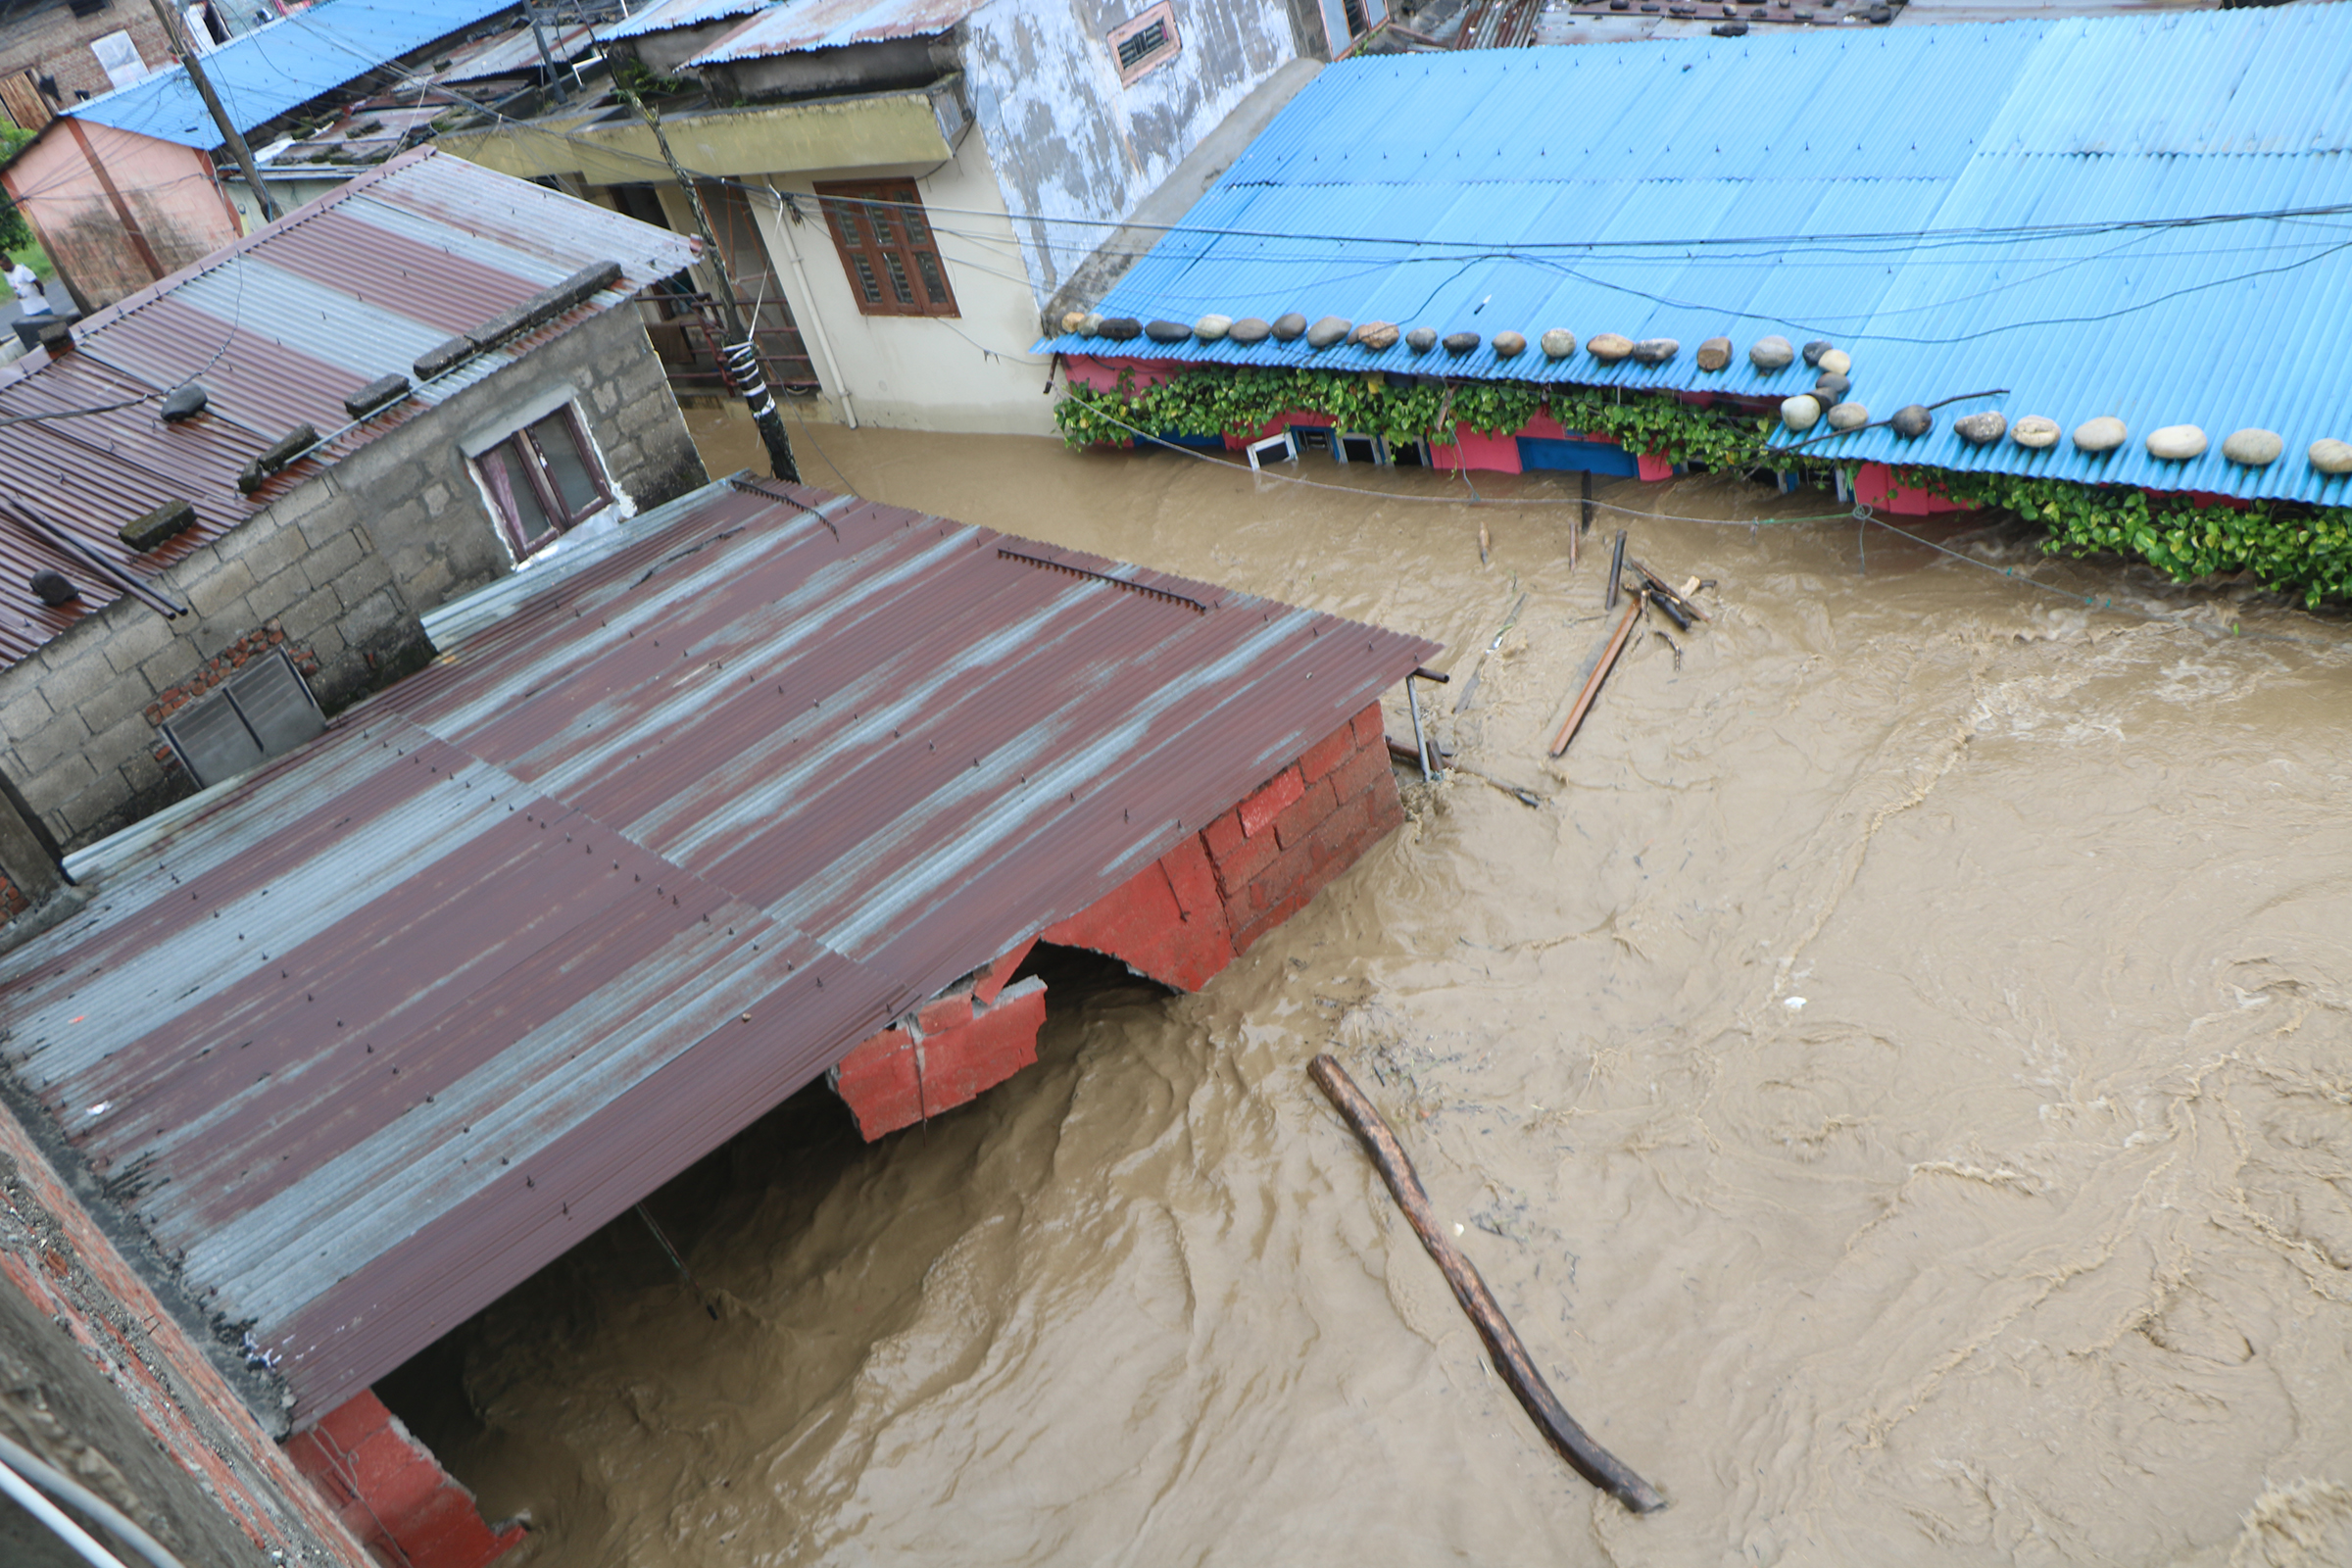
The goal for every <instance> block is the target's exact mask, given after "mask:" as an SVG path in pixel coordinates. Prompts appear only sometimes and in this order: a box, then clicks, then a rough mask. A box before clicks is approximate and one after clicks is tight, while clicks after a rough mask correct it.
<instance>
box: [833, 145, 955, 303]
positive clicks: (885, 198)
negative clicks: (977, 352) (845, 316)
mask: <svg viewBox="0 0 2352 1568" xmlns="http://www.w3.org/2000/svg"><path fill="white" fill-rule="evenodd" d="M816 199H817V207H818V208H819V209H820V210H821V211H822V212H823V214H824V219H825V232H826V233H828V234H830V235H832V236H833V248H834V250H836V251H838V252H839V253H840V254H841V270H842V275H843V276H845V277H846V278H848V279H849V284H850V297H851V298H852V299H854V300H856V301H857V302H858V314H860V315H863V316H945V317H956V316H961V315H962V314H963V313H962V312H960V311H958V310H957V309H956V291H955V289H954V288H953V287H952V286H950V284H949V282H948V261H947V258H946V257H944V256H942V255H941V254H940V253H939V235H938V233H937V232H936V231H935V230H934V229H933V228H932V227H931V219H930V215H929V214H928V213H926V212H924V210H923V196H922V192H921V191H920V190H918V189H916V187H915V183H914V181H913V180H911V179H857V180H818V181H817V182H816ZM917 225H920V226H919V228H918V227H917ZM926 261H928V262H929V264H930V265H929V266H928V267H926V266H924V263H925V262H926ZM907 296H911V298H908V297H907Z"/></svg>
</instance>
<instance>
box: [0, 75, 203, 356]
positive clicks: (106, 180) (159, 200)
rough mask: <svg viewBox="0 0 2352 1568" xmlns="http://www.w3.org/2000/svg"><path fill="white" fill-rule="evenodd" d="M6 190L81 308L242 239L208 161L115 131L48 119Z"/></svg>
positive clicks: (108, 301)
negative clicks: (126, 220) (127, 221)
mask: <svg viewBox="0 0 2352 1568" xmlns="http://www.w3.org/2000/svg"><path fill="white" fill-rule="evenodd" d="M76 129H78V130H79V134H78V135H76V134H75V131H76ZM85 143H86V144H87V150H86V154H85V150H84V144H85ZM110 183H111V185H112V186H113V189H112V191H111V192H110V191H109V189H108V185H109V184H110ZM0 184H5V185H6V186H7V187H8V192H9V194H10V195H11V196H12V197H14V198H15V199H16V202H17V205H18V206H19V207H20V208H21V209H22V210H23V211H24V214H25V221H27V222H28V223H30V224H31V225H32V229H33V232H34V233H35V234H37V235H39V236H40V241H41V244H42V245H43V246H44V247H45V248H46V249H47V250H48V252H49V259H50V260H51V261H53V262H55V263H56V264H57V270H58V273H59V275H60V276H62V277H64V278H65V280H66V283H67V286H68V287H69V288H71V289H72V290H73V293H74V297H75V299H76V300H77V301H78V302H79V303H80V305H81V306H82V308H83V309H85V310H95V309H96V308H98V307H99V306H101V305H112V304H113V303H114V302H115V301H117V300H119V299H121V298H123V296H124V295H126V294H135V293H137V292H138V291H139V290H140V289H143V288H145V287H146V286H147V285H148V284H150V283H152V282H155V281H156V280H157V279H158V278H161V277H165V276H167V275H169V274H170V273H172V272H175V271H177V270H179V269H181V268H183V267H188V266H192V265H193V264H195V263H197V262H200V261H202V260H204V258H205V257H207V256H210V255H211V254H212V253H213V252H215V251H217V250H219V249H220V248H221V246H223V245H226V244H228V243H229V242H230V241H232V240H234V239H236V238H237V237H238V235H239V234H240V233H241V232H242V230H241V229H240V228H239V226H238V223H237V217H236V214H235V212H234V210H233V209H232V208H231V207H230V206H229V204H228V198H227V196H226V195H224V194H223V193H222V191H221V187H220V186H219V185H217V184H216V183H214V180H213V165H212V160H210V159H209V158H207V157H205V156H204V155H203V154H202V153H199V152H197V151H195V150H194V149H192V148H188V147H182V146H179V145H178V144H177V143H174V142H168V141H158V140H156V139H155V138H154V137H152V136H141V135H138V134H136V133H135V132H132V131H127V130H116V129H114V128H113V127H112V126H109V125H99V124H83V123H79V122H69V121H63V120H60V121H53V122H51V123H50V125H49V128H48V129H47V130H45V131H43V132H42V133H41V136H40V139H39V140H37V141H35V142H34V143H33V144H32V145H31V146H30V147H27V148H25V152H24V153H23V155H22V156H20V157H19V158H18V159H17V161H16V162H15V163H13V164H11V165H9V167H8V171H7V172H6V173H5V174H0ZM118 201H120V202H121V203H122V207H121V209H118V208H117V206H116V203H117V202H118ZM123 212H128V213H129V215H130V224H129V225H128V226H126V225H125V224H124V223H123ZM133 228H135V229H136V231H137V232H136V234H135V235H134V234H133V233H132V229H133ZM142 246H144V249H142V248H141V247H142Z"/></svg>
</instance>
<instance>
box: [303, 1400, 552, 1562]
mask: <svg viewBox="0 0 2352 1568" xmlns="http://www.w3.org/2000/svg"><path fill="white" fill-rule="evenodd" d="M286 1452H287V1453H288V1455H290V1456H291V1457H292V1458H293V1460H294V1463H295V1466H296V1467H297V1468H298V1469H300V1470H301V1471H302V1473H303V1474H304V1475H306V1476H309V1477H310V1478H311V1481H312V1483H313V1484H314V1485H315V1486H317V1487H318V1489H319V1492H320V1494H322V1495H324V1496H325V1497H326V1499H327V1500H328V1501H329V1502H331V1503H333V1504H334V1506H335V1511H336V1513H337V1514H338V1515H339V1516H340V1517H341V1519H342V1520H343V1523H344V1525H345V1526H346V1527H347V1528H349V1529H350V1531H351V1533H352V1534H353V1535H356V1536H358V1537H359V1538H360V1539H361V1540H363V1541H365V1542H367V1543H368V1547H369V1549H370V1550H372V1551H373V1552H374V1553H375V1554H376V1556H377V1557H378V1558H379V1559H380V1560H381V1561H383V1562H384V1563H385V1564H387V1565H390V1568H483V1565H484V1564H486V1563H488V1562H491V1561H492V1560H494V1559H495V1558H497V1557H499V1556H502V1555H503V1554H505V1553H506V1552H507V1551H508V1550H509V1549H511V1548H512V1547H514V1546H515V1544H517V1543H519V1542H520V1541H521V1540H522V1537H523V1529H522V1526H520V1525H518V1524H509V1525H507V1526H505V1527H504V1528H503V1529H493V1528H492V1527H491V1526H489V1525H486V1524H484V1523H483V1522H482V1514H481V1510H480V1509H479V1508H478V1507H476V1506H475V1505H474V1500H473V1494H472V1493H470V1492H468V1491H466V1489H465V1488H464V1487H462V1486H460V1485H458V1483H457V1482H456V1481H454V1480H452V1479H451V1478H450V1475H449V1472H448V1471H446V1470H444V1469H442V1468H441V1463H440V1461H439V1460H437V1459H435V1458H434V1457H433V1455H432V1452H431V1450H429V1449H427V1448H426V1447H425V1446H424V1445H423V1444H421V1443H418V1442H417V1440H416V1438H415V1437H413V1436H411V1435H410V1432H409V1429H408V1428H407V1427H405V1426H403V1425H401V1423H400V1420H399V1418H398V1417H396V1416H394V1415H393V1413H392V1412H391V1411H390V1410H387V1409H385V1408H384V1402H383V1400H381V1399H379V1398H377V1397H375V1392H374V1391H373V1390H371V1389H369V1390H363V1391H361V1392H360V1393H359V1394H358V1395H356V1396H354V1397H351V1398H349V1399H346V1400H344V1401H343V1402H342V1403H341V1404H339V1405H337V1406H335V1408H334V1409H332V1410H329V1411H328V1412H327V1413H326V1414H325V1415H324V1416H322V1417H320V1418H319V1424H318V1425H317V1426H315V1427H313V1428H312V1429H311V1430H310V1431H308V1432H302V1433H297V1434H296V1435H295V1436H294V1437H292V1438H290V1439H288V1440H287V1442H286Z"/></svg>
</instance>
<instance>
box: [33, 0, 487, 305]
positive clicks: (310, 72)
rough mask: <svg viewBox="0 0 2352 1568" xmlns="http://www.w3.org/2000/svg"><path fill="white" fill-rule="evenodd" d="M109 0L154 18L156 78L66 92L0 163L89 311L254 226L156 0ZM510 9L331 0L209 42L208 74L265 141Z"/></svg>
mask: <svg viewBox="0 0 2352 1568" xmlns="http://www.w3.org/2000/svg"><path fill="white" fill-rule="evenodd" d="M80 3H84V0H68V4H73V5H78V4H80ZM99 3H102V4H112V5H115V6H117V7H119V8H121V13H120V14H122V15H123V16H125V17H127V16H129V15H130V14H131V12H133V11H135V12H136V13H137V14H138V15H139V16H141V17H144V18H145V19H146V23H147V26H148V28H149V30H150V32H151V34H152V38H151V39H150V41H149V42H148V43H145V44H142V45H141V46H140V47H141V48H142V50H144V51H146V52H145V53H144V54H143V56H142V59H143V60H144V62H145V65H144V67H143V68H142V70H143V74H142V75H139V76H136V77H131V76H126V77H125V78H124V80H123V83H122V84H121V85H120V87H119V88H116V89H114V90H102V91H101V92H100V93H99V94H98V95H97V96H95V97H93V98H91V99H90V101H88V102H86V103H82V102H76V101H74V99H73V95H72V94H68V96H67V98H66V100H65V101H64V102H63V103H61V104H58V105H56V106H55V109H54V111H53V114H54V118H51V119H48V120H45V121H44V122H43V123H41V124H40V125H38V126H37V127H28V128H37V129H38V130H39V134H38V135H37V136H36V137H35V138H34V139H33V141H32V142H31V144H30V145H28V146H26V147H25V148H24V149H23V150H22V151H20V152H19V153H18V154H17V156H16V157H15V159H13V160H12V161H11V162H10V163H9V164H8V165H7V166H6V167H5V168H4V169H0V186H4V187H5V188H6V190H7V192H8V194H9V197H10V198H11V199H12V200H13V201H14V202H15V203H16V204H17V207H18V209H19V211H21V212H22V213H23V214H24V215H25V221H26V222H27V223H29V224H30V225H31V227H32V230H33V232H34V234H35V235H37V236H38V237H39V239H40V241H41V244H42V246H43V247H44V248H45V249H46V250H47V251H48V253H49V257H50V260H51V261H52V262H54V263H55V264H56V266H57V271H58V276H59V278H60V280H61V281H63V282H64V283H65V285H66V287H67V288H68V290H69V291H70V292H71V293H72V294H73V301H74V304H75V306H76V307H77V308H78V309H80V310H82V311H85V312H86V311H92V310H96V309H98V308H99V307H101V306H105V305H111V304H113V303H114V302H115V301H116V300H119V299H122V298H123V297H124V296H126V295H128V294H131V293H134V292H136V291H137V290H139V289H142V288H145V287H147V286H148V285H149V284H151V283H154V282H157V281H158V280H160V279H162V278H164V277H167V276H169V275H171V274H172V273H173V272H175V271H177V270H180V269H181V268H183V267H188V266H191V265H193V264H195V263H196V262H198V261H200V260H202V259H203V258H204V257H206V256H209V255H211V254H212V253H213V252H214V251H216V250H219V249H220V248H221V247H222V246H224V245H227V244H230V243H232V242H233V241H235V240H236V239H237V238H238V237H239V236H240V235H242V234H243V233H245V231H246V228H245V223H244V221H243V220H242V219H241V217H240V216H239V213H238V209H237V204H236V202H235V200H234V199H233V198H232V195H231V193H230V191H229V189H228V188H227V180H226V176H224V174H223V172H222V171H221V165H223V164H225V163H227V162H228V159H227V155H226V153H225V152H224V151H223V144H222V141H221V130H220V126H219V124H218V123H216V122H215V121H214V120H213V118H212V115H211V112H210V111H209V110H207V109H206V107H205V105H204V101H203V99H202V98H201V96H200V95H199V94H198V93H197V91H196V89H195V86H194V84H193V83H192V82H191V81H190V80H189V79H188V73H187V72H186V71H185V70H184V69H183V68H181V67H179V66H178V65H177V64H176V63H175V57H174V56H173V54H172V52H171V50H170V48H169V46H168V45H167V44H166V43H165V41H164V39H163V35H162V28H161V27H160V26H159V25H157V23H156V21H155V14H154V11H153V9H152V7H150V6H149V5H148V4H147V3H146V0H99ZM64 9H65V8H64V7H62V6H61V7H60V10H61V12H63V11H64ZM514 9H515V8H514V5H513V4H512V0H326V3H324V4H321V5H318V6H314V7H311V8H309V9H307V10H305V11H303V12H302V13H300V14H299V15H295V16H289V17H286V18H284V19H282V20H279V21H277V22H275V23H274V24H273V25H270V26H267V27H263V28H260V29H258V30H256V31H254V32H252V33H250V34H249V35H247V36H243V37H238V38H235V39H233V40H231V41H230V42H228V43H226V44H224V45H222V46H221V47H220V48H218V49H214V50H212V51H210V52H208V53H207V54H206V56H205V62H204V65H205V71H206V73H207V74H208V76H209V77H210V78H211V80H212V82H213V84H214V87H215V89H216V90H217V91H218V93H219V94H220V96H221V101H222V103H223V104H224V105H225V106H226V107H227V108H228V111H229V114H230V116H231V117H232V119H233V120H234V122H235V123H236V125H237V129H238V131H239V132H240V133H241V134H243V135H244V136H246V137H247V138H248V140H250V141H252V142H253V143H254V144H255V145H256V147H257V148H258V147H260V146H261V145H262V144H263V142H264V141H265V140H266V139H267V138H268V137H269V136H270V134H272V133H273V132H274V131H276V130H278V129H279V128H281V127H290V126H292V125H293V124H295V123H297V122H298V121H299V120H300V119H301V117H302V116H303V115H304V114H306V113H310V112H314V111H316V110H317V109H318V106H319V100H321V99H325V98H328V97H329V96H330V95H332V94H335V93H337V92H339V91H341V90H342V89H344V88H345V87H346V86H348V85H349V84H351V83H353V82H354V81H358V80H362V79H370V80H371V79H374V78H375V77H376V76H378V75H379V74H381V73H385V72H386V71H391V72H394V73H397V72H399V71H401V70H404V69H406V67H405V65H404V62H415V61H421V60H424V59H427V58H429V57H432V56H434V55H436V54H438V53H440V52H442V51H445V50H447V49H448V48H450V47H451V46H452V43H453V40H456V39H460V38H464V37H466V36H467V35H469V34H470V33H472V32H474V31H475V30H477V29H480V28H482V27H485V26H495V25H499V23H498V22H497V19H498V18H499V17H500V16H501V15H502V14H503V13H508V12H512V11H513V10H514ZM110 14H112V13H110ZM10 91H11V89H10V88H9V87H8V85H7V78H6V76H5V74H0V101H6V102H10V103H11V113H12V114H14V113H15V108H14V106H13V101H12V100H8V99H7V94H8V93H9V92H10ZM428 118H429V116H428ZM20 123H23V122H20Z"/></svg>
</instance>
